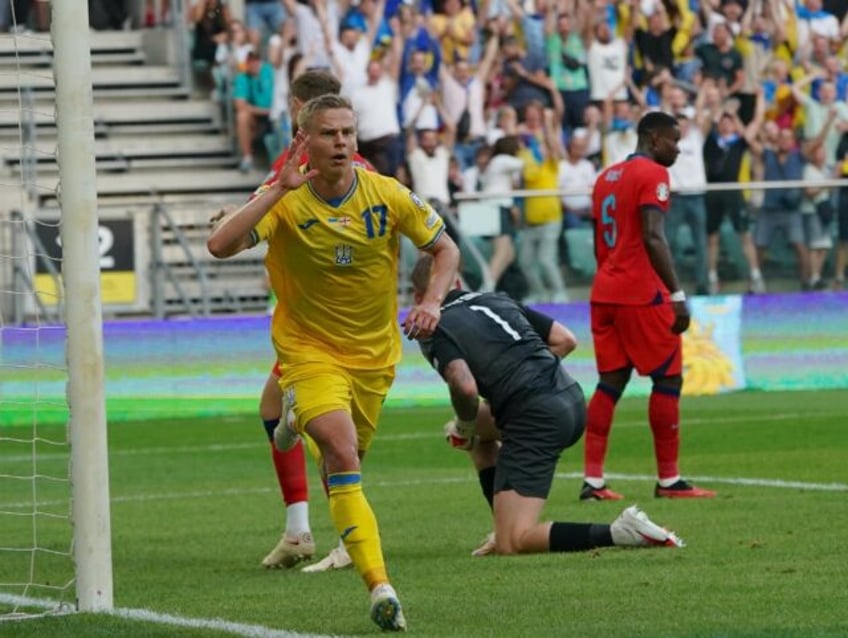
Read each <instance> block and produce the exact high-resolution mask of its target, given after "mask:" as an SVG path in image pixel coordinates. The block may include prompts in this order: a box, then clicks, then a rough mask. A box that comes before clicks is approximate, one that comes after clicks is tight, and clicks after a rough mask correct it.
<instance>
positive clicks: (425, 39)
mask: <svg viewBox="0 0 848 638" xmlns="http://www.w3.org/2000/svg"><path fill="white" fill-rule="evenodd" d="M418 18H419V16H418V15H417V9H416V7H415V5H414V4H412V5H409V4H403V5H402V6H401V7H400V8H399V10H398V19H397V21H395V24H396V26H397V31H398V32H397V33H396V34H395V37H400V38H402V39H403V49H402V53H401V63H400V75H399V79H398V82H399V89H400V99H399V102H400V110H401V114H402V115H401V120H402V121H403V126H404V128H405V127H406V126H407V124H406V122H407V120H408V115H411V114H413V113H415V112H416V111H417V110H418V107H417V104H416V103H417V102H418V101H419V100H420V99H421V94H423V93H424V92H425V91H424V88H425V86H426V87H427V88H428V89H429V90H430V91H437V90H439V88H440V87H439V71H440V69H441V65H442V47H441V45H440V43H439V41H438V40H437V39H436V38H434V37H433V36H432V35H431V34H430V33H429V32H428V31H427V29H426V28H425V27H424V26H423V25H422V24H420V23H419V20H418ZM407 99H409V100H410V101H411V103H410V104H407Z"/></svg>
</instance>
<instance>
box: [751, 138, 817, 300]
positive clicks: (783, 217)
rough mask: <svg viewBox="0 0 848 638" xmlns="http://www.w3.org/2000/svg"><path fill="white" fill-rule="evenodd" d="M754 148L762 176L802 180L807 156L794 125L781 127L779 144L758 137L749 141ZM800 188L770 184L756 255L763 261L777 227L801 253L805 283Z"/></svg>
mask: <svg viewBox="0 0 848 638" xmlns="http://www.w3.org/2000/svg"><path fill="white" fill-rule="evenodd" d="M750 145H751V152H752V154H753V155H754V157H755V158H756V160H757V161H759V162H761V163H762V171H763V180H764V181H767V182H783V181H796V180H801V179H802V178H803V176H804V158H803V156H802V155H801V152H800V151H799V150H798V141H797V140H796V138H795V132H794V131H793V130H792V129H781V130H780V134H779V136H778V141H777V147H776V148H774V149H771V148H765V147H764V146H763V145H762V144H760V143H759V142H758V141H754V142H751V143H750ZM802 198H803V191H802V189H800V188H771V189H768V190H766V191H765V194H764V195H763V204H762V207H761V208H760V211H759V213H758V215H757V225H756V229H755V235H754V242H755V244H756V246H757V253H758V255H757V259H758V261H759V263H761V264H762V263H764V259H765V256H766V253H767V251H768V249H769V247H770V246H771V245H772V242H773V241H774V235H775V231H778V230H779V231H781V232H782V233H783V234H784V235H785V237H786V239H787V240H788V241H789V243H790V244H791V246H792V247H793V248H794V249H795V254H796V255H797V257H798V271H799V272H798V275H799V281H800V284H801V286H802V287H806V284H807V281H808V280H809V274H808V272H807V270H808V263H809V262H808V258H807V247H806V245H805V244H804V228H803V224H802V221H801V201H802Z"/></svg>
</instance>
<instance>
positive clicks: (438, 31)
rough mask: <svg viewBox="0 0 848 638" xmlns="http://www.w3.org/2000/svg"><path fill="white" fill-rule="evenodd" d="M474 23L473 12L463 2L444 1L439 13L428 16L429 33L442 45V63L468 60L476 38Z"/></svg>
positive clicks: (459, 0)
mask: <svg viewBox="0 0 848 638" xmlns="http://www.w3.org/2000/svg"><path fill="white" fill-rule="evenodd" d="M476 23H477V20H476V18H475V17H474V12H473V11H472V10H471V7H469V6H468V5H467V4H466V3H465V2H463V0H444V2H443V3H442V10H441V12H439V13H435V12H434V13H432V14H431V15H430V19H429V28H430V32H431V33H433V35H434V36H435V37H437V38H438V39H439V42H440V43H441V45H442V61H443V62H445V63H446V64H452V63H454V62H456V61H458V60H468V59H470V53H471V47H472V45H473V44H474V41H475V39H476V37H477V30H476V29H475V27H476Z"/></svg>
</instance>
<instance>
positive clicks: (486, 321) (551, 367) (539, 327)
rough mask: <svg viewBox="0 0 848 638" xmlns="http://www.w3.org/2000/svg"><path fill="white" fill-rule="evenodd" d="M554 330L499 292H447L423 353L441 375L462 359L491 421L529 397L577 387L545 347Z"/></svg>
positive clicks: (546, 319) (547, 320)
mask: <svg viewBox="0 0 848 638" xmlns="http://www.w3.org/2000/svg"><path fill="white" fill-rule="evenodd" d="M552 325H553V319H551V318H550V317H547V316H546V315H543V314H541V313H538V312H536V311H534V310H532V309H530V308H526V307H524V306H522V305H520V304H518V303H516V302H515V301H514V300H513V299H511V298H510V297H508V296H507V295H505V294H503V293H475V292H464V291H451V292H450V293H449V294H448V296H447V299H446V301H445V304H444V306H442V316H441V319H440V320H439V326H438V328H437V329H436V332H435V333H434V334H433V336H432V338H430V339H429V340H427V341H424V342H422V343H421V350H422V352H423V353H424V356H425V357H427V359H428V360H429V361H430V364H431V365H432V366H433V367H434V368H435V369H436V370H438V372H439V374H441V375H443V376H444V370H445V367H446V366H447V364H448V363H450V362H451V361H453V360H455V359H463V360H464V361H465V362H466V363H467V364H468V367H469V369H470V370H471V374H472V375H474V379H475V380H476V382H477V390H478V392H479V394H480V396H482V397H483V398H484V399H487V400H488V401H489V403H490V404H491V406H492V413H493V414H494V415H495V418H498V417H500V418H504V417H507V416H508V415H509V413H510V412H511V411H512V410H515V409H520V408H521V406H522V405H523V404H524V402H525V401H526V400H529V399H531V398H532V397H533V396H538V395H542V394H551V393H556V392H560V391H562V390H564V389H565V388H568V387H569V386H571V385H574V384H575V383H576V381H575V380H574V379H572V378H571V376H569V375H568V374H567V373H566V372H565V370H564V369H563V367H562V365H561V363H560V360H559V358H558V357H557V356H556V355H554V354H553V353H552V352H551V351H550V349H549V348H548V346H547V343H546V341H547V338H548V335H549V334H550V331H551V326H552Z"/></svg>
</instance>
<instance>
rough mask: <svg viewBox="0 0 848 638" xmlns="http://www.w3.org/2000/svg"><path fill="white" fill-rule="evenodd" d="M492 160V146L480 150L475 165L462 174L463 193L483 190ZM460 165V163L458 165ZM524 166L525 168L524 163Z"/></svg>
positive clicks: (475, 156)
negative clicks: (484, 180) (487, 169)
mask: <svg viewBox="0 0 848 638" xmlns="http://www.w3.org/2000/svg"><path fill="white" fill-rule="evenodd" d="M491 160H492V147H491V146H490V145H488V144H485V145H483V146H481V147H480V148H478V149H477V152H476V153H475V154H474V164H473V165H472V166H469V167H468V168H466V169H465V170H463V171H462V172H461V174H462V179H461V182H462V186H461V188H460V189H459V191H460V192H463V193H479V192H480V191H481V190H483V173H485V172H486V168H487V167H488V166H489V162H490V161H491ZM458 165H459V163H457V166H458ZM522 166H524V164H523V163H522Z"/></svg>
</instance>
